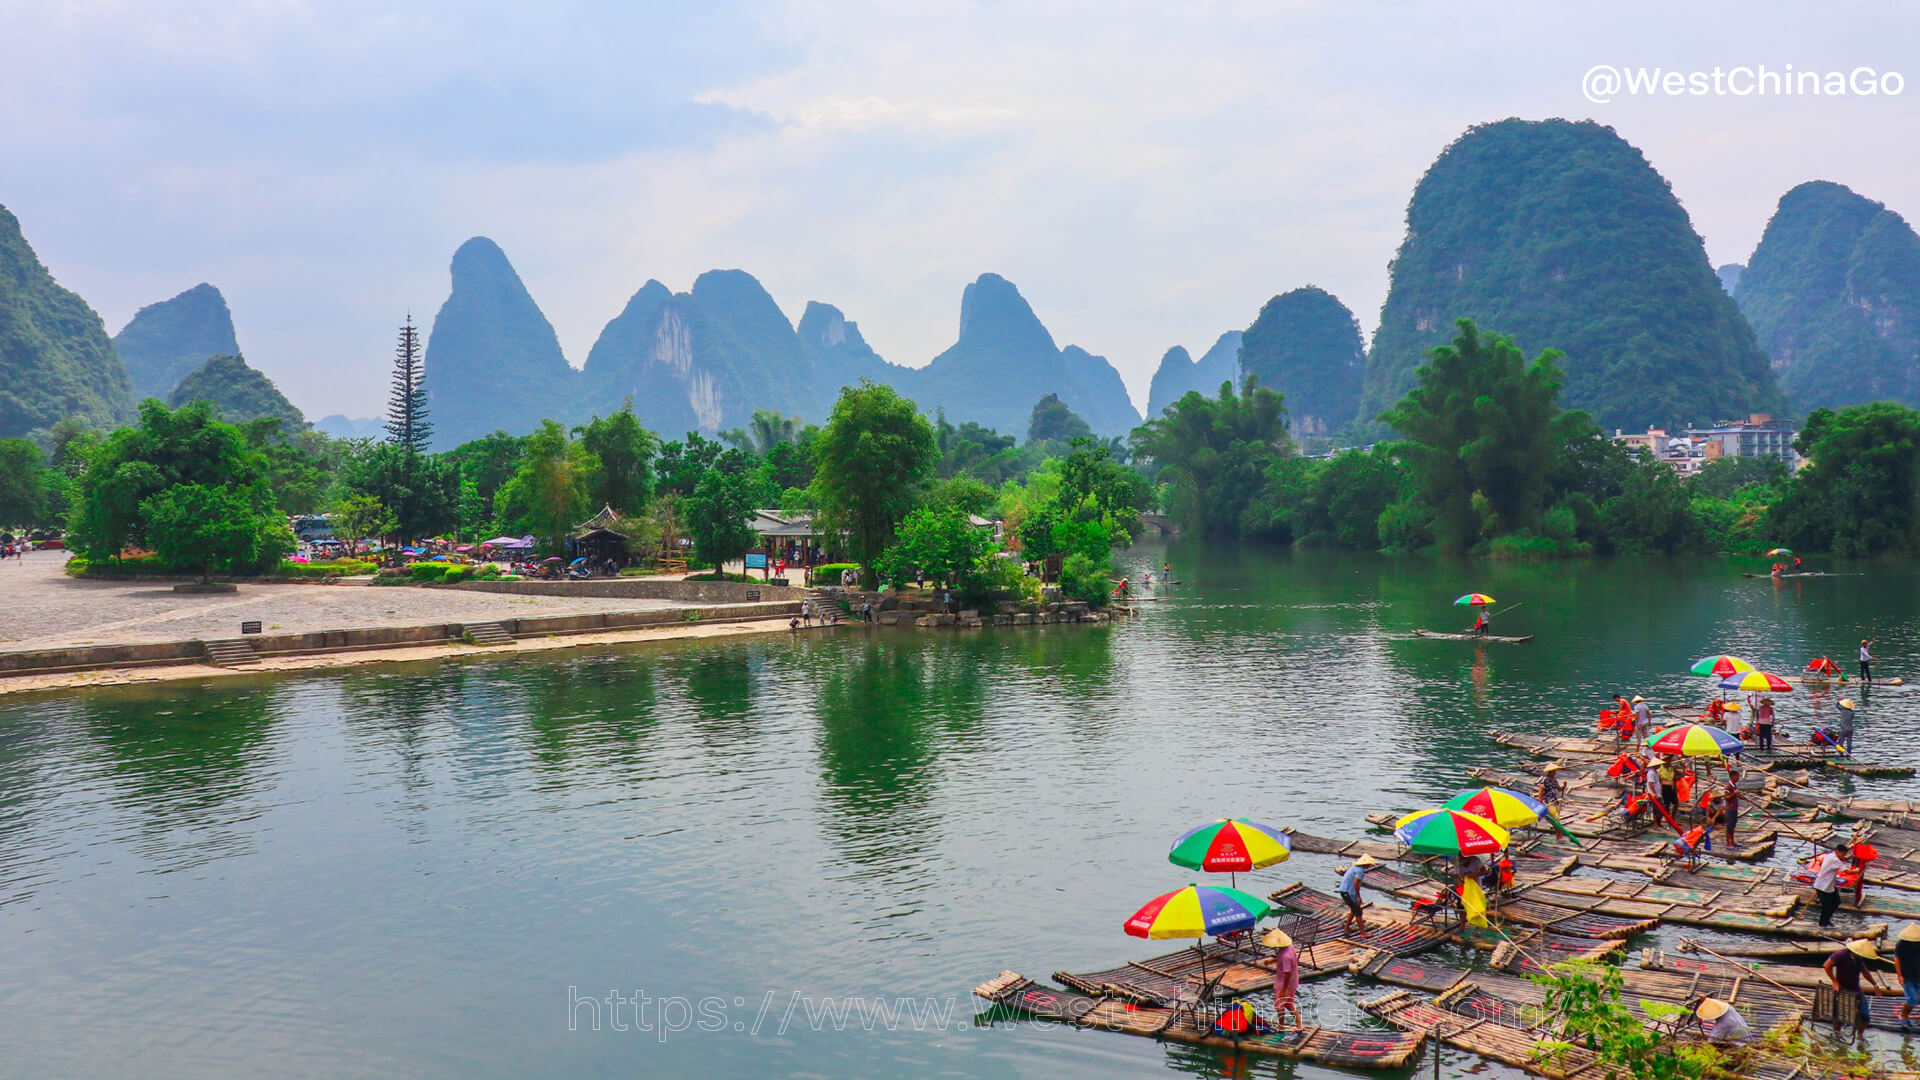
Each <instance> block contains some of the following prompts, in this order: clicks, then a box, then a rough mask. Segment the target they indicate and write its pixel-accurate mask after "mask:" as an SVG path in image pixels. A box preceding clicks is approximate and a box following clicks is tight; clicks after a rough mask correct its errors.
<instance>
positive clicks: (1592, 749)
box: [1493, 731, 1914, 779]
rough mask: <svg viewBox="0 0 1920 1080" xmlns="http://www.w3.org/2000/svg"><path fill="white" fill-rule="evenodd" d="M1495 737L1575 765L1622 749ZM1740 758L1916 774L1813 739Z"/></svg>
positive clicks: (1559, 739) (1773, 764) (1503, 734)
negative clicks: (1866, 759) (1824, 744)
mask: <svg viewBox="0 0 1920 1080" xmlns="http://www.w3.org/2000/svg"><path fill="white" fill-rule="evenodd" d="M1493 739H1494V741H1495V742H1497V743H1499V744H1500V745H1502V746H1510V747H1513V748H1514V749H1516V750H1525V751H1527V752H1528V753H1531V754H1535V755H1538V756H1541V757H1552V758H1556V759H1559V760H1561V761H1562V762H1564V763H1573V764H1592V763H1595V762H1600V761H1606V762H1611V761H1613V760H1614V759H1615V758H1617V757H1619V756H1620V752H1621V750H1622V749H1623V747H1622V745H1621V743H1620V742H1619V740H1617V739H1597V738H1584V737H1580V736H1573V735H1527V734H1523V733H1520V732H1513V731H1496V732H1494V733H1493ZM1740 757H1741V760H1742V761H1743V762H1745V763H1747V764H1748V765H1749V766H1758V767H1765V768H1779V767H1781V766H1786V767H1789V768H1799V767H1812V766H1817V767H1819V768H1823V769H1834V770H1837V771H1839V772H1844V773H1848V774H1850V775H1853V776H1859V777H1865V778H1890V779H1895V778H1903V777H1909V776H1912V775H1914V768H1913V766H1911V765H1883V764H1880V763H1877V762H1870V761H1858V760H1855V759H1854V758H1853V757H1852V755H1850V754H1847V753H1843V752H1841V751H1840V750H1837V749H1835V748H1833V747H1831V746H1823V745H1818V744H1815V743H1811V742H1805V743H1786V742H1781V743H1776V744H1775V745H1774V749H1773V750H1772V751H1766V750H1758V749H1755V748H1753V747H1748V748H1747V749H1746V750H1745V751H1744V752H1743V753H1742V754H1741V755H1740Z"/></svg>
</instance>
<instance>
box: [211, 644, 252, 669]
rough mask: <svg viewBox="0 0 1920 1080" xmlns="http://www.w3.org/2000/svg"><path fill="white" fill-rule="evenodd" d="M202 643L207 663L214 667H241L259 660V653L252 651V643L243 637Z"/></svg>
mask: <svg viewBox="0 0 1920 1080" xmlns="http://www.w3.org/2000/svg"><path fill="white" fill-rule="evenodd" d="M203 644H204V646H205V648H206V650H207V663H209V664H212V665H213V666H214V667H243V666H245V665H247V664H257V663H259V662H260V654H259V653H256V652H254V651H253V643H252V642H250V641H246V640H244V639H240V638H228V639H226V640H224V641H208V642H205V643H203Z"/></svg>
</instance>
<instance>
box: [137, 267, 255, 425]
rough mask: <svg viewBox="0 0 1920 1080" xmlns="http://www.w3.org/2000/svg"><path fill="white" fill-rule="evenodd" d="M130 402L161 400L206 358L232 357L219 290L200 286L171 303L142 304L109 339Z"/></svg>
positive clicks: (228, 320) (234, 344)
mask: <svg viewBox="0 0 1920 1080" xmlns="http://www.w3.org/2000/svg"><path fill="white" fill-rule="evenodd" d="M113 347H114V351H116V352H118V353H119V354H120V362H121V363H123V364H125V365H126V366H127V381H128V382H129V383H131V384H132V386H133V397H134V400H136V401H138V400H140V399H142V398H150V397H151V398H159V399H161V400H162V401H165V400H166V399H167V397H168V396H169V395H171V394H172V393H173V389H174V387H176V386H179V385H180V380H181V379H184V378H186V377H187V375H188V373H190V372H192V371H193V370H194V369H196V368H198V367H200V366H201V365H202V364H205V363H206V362H207V358H208V357H211V356H238V355H239V353H240V342H239V341H237V340H235V338H234V336H233V314H232V313H231V312H229V311H228V310H227V298H226V297H224V296H221V295H220V290H219V289H216V288H214V287H213V286H211V285H208V284H207V283H205V282H201V283H200V284H198V285H195V286H194V287H193V288H191V289H188V290H187V291H186V292H183V293H181V294H180V295H179V296H176V297H174V298H173V299H171V300H162V301H161V302H159V303H157V304H148V305H147V306H146V307H143V308H141V309H140V310H139V311H138V312H137V313H135V315H134V316H133V320H132V321H131V322H129V323H127V325H126V326H125V327H123V328H122V329H121V330H120V332H119V333H118V334H115V335H114V336H113Z"/></svg>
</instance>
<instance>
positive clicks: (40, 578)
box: [0, 551, 713, 651]
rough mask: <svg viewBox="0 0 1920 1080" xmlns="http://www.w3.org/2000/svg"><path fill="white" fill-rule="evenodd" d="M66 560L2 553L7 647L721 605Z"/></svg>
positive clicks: (0, 607)
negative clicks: (187, 589)
mask: <svg viewBox="0 0 1920 1080" xmlns="http://www.w3.org/2000/svg"><path fill="white" fill-rule="evenodd" d="M66 561H67V553H66V552H64V551H34V552H29V553H28V554H27V556H26V558H24V559H5V560H0V650H7V651H14V650H24V649H57V648H62V647H65V646H70V645H123V644H131V643H139V642H157V641H189V640H193V639H196V638H230V637H238V636H240V624H241V623H242V622H245V621H250V620H256V619H257V620H259V622H260V627H261V629H262V630H263V631H265V632H267V633H276V632H278V633H298V632H301V631H308V630H344V629H354V628H359V627H369V626H418V625H421V624H424V623H438V622H491V621H493V620H495V619H512V618H520V617H525V616H535V615H587V614H594V613H597V612H602V611H651V610H656V609H660V608H684V607H694V606H701V607H711V606H713V605H711V604H706V605H694V604H690V603H685V602H681V601H677V600H642V599H633V598H625V597H592V596H578V597H575V596H515V595H508V594H502V593H482V592H463V591H460V590H457V589H421V588H413V587H409V586H394V587H385V586H382V587H378V588H376V587H373V586H367V585H241V586H240V590H239V592H237V593H212V594H208V595H188V594H182V593H176V592H174V591H173V583H172V582H166V581H126V582H118V581H80V580H76V579H74V578H70V577H68V576H67V575H66V573H65V571H64V569H63V567H64V566H65V565H66Z"/></svg>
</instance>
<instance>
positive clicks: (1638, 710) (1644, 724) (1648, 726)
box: [1633, 694, 1653, 746]
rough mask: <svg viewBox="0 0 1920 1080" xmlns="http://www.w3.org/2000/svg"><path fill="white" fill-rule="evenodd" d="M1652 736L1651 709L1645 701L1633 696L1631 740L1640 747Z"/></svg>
mask: <svg viewBox="0 0 1920 1080" xmlns="http://www.w3.org/2000/svg"><path fill="white" fill-rule="evenodd" d="M1652 736H1653V709H1652V708H1651V707H1650V706H1649V705H1648V704H1647V699H1646V698H1643V697H1641V696H1640V695H1638V694H1635V695H1634V697H1633V738H1634V741H1635V742H1638V743H1640V744H1641V745H1642V746H1644V745H1646V742H1647V740H1648V739H1649V738H1651V737H1652Z"/></svg>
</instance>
